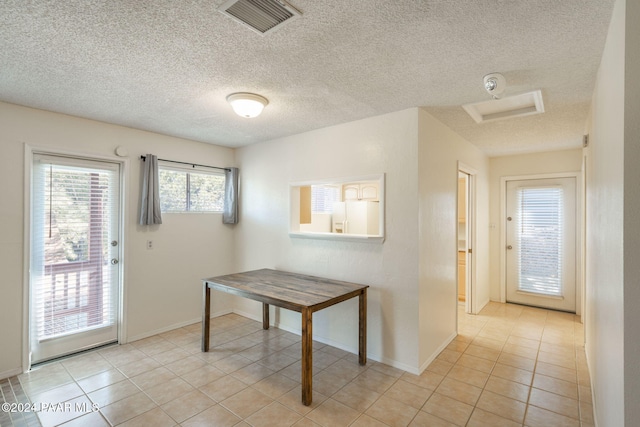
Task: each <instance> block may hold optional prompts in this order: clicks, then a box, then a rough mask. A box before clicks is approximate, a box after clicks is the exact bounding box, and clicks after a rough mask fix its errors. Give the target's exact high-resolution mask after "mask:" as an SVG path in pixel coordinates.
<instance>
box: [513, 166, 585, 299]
mask: <svg viewBox="0 0 640 427" xmlns="http://www.w3.org/2000/svg"><path fill="white" fill-rule="evenodd" d="M575 200H576V179H575V178H573V177H570V178H557V179H532V180H524V181H507V203H506V206H507V212H506V219H507V223H506V248H505V250H506V268H507V272H506V277H507V302H514V303H520V304H526V305H532V306H537V307H545V308H552V309H557V310H563V311H569V312H575V311H576V283H575V282H576V274H575V273H576V243H575V242H576V201H575Z"/></svg>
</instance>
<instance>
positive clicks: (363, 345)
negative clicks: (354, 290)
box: [358, 288, 367, 365]
mask: <svg viewBox="0 0 640 427" xmlns="http://www.w3.org/2000/svg"><path fill="white" fill-rule="evenodd" d="M358 305H359V310H358V311H359V313H360V315H359V319H358V322H359V328H358V329H359V335H360V336H359V340H358V341H359V343H358V362H359V363H360V364H361V365H364V364H366V363H367V288H365V289H363V290H362V293H361V294H360V296H359V297H358Z"/></svg>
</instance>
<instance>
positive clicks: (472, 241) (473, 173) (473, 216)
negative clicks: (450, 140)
mask: <svg viewBox="0 0 640 427" xmlns="http://www.w3.org/2000/svg"><path fill="white" fill-rule="evenodd" d="M460 172H462V173H464V174H467V175H468V176H469V181H468V191H469V194H468V195H467V202H468V203H469V206H468V207H467V211H468V212H470V218H467V224H470V225H467V227H471V232H470V233H469V232H468V233H467V234H468V236H469V242H467V248H471V253H468V252H467V260H468V261H469V260H470V262H468V263H467V265H470V266H471V268H468V267H467V268H466V270H467V280H466V281H465V286H466V290H465V294H466V301H465V312H466V313H469V314H478V313H479V312H480V310H481V308H478V298H477V294H478V292H477V284H478V281H477V278H478V276H477V262H476V260H477V257H476V254H477V251H476V249H475V246H476V242H477V228H478V227H477V223H478V221H477V213H478V206H477V203H476V201H477V193H476V191H477V180H478V171H477V170H476V169H474V168H472V167H471V166H469V165H467V164H465V163H463V162H461V161H458V171H457V173H456V182H458V181H457V175H458V173H460ZM456 247H457V242H456ZM457 257H458V254H457V252H456V263H457V259H458V258H457ZM456 277H457V276H456ZM456 285H457V282H456ZM456 295H457V292H456ZM455 309H456V318H457V313H458V298H457V297H456V307H455ZM456 330H457V325H456Z"/></svg>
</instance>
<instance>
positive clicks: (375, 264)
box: [236, 109, 488, 372]
mask: <svg viewBox="0 0 640 427" xmlns="http://www.w3.org/2000/svg"><path fill="white" fill-rule="evenodd" d="M432 145H433V148H431V146H432ZM438 156H440V157H438ZM459 159H460V160H463V161H464V162H466V163H468V164H469V165H470V166H472V167H475V168H477V169H478V171H479V174H480V179H479V182H480V184H479V188H480V190H479V198H480V199H483V200H488V192H487V191H488V190H487V189H488V185H487V184H486V183H487V176H488V174H487V169H488V160H487V158H486V157H485V156H484V155H483V154H482V153H481V152H480V151H479V150H477V149H476V148H475V147H473V146H472V145H471V144H469V143H467V142H466V141H464V140H462V138H460V137H459V136H457V135H455V134H454V133H453V132H452V131H450V130H449V129H448V128H446V127H445V126H444V125H442V124H441V123H440V122H438V121H437V120H435V119H434V118H433V117H431V116H430V115H429V114H428V113H426V112H424V111H422V110H419V109H409V110H404V111H400V112H396V113H391V114H386V115H383V116H378V117H373V118H369V119H365V120H360V121H356V122H352V123H346V124H343V125H339V126H333V127H330V128H325V129H320V130H316V131H312V132H307V133H304V134H300V135H295V136H291V137H288V138H281V139H278V140H274V141H270V142H266V143H261V144H257V145H252V146H248V147H243V148H241V149H239V150H238V152H237V162H238V164H239V165H240V167H241V168H242V170H243V174H241V191H242V197H241V200H242V206H241V220H240V224H239V227H238V233H239V235H238V241H237V259H238V262H239V269H242V270H247V269H256V268H262V267H269V268H279V269H283V270H291V271H296V272H303V273H307V274H312V275H319V276H326V277H330V278H334V279H340V280H347V281H353V282H357V283H364V284H368V285H370V286H371V287H370V289H369V295H368V352H369V357H370V358H372V359H374V360H379V361H383V362H385V363H388V364H391V365H393V366H396V367H399V368H402V369H405V370H408V371H410V372H419V371H420V370H421V369H422V368H424V364H425V361H427V360H429V359H430V358H433V357H435V355H436V354H437V353H436V350H437V349H438V348H441V347H442V346H444V345H446V344H447V343H448V340H449V339H451V338H452V337H453V335H454V334H455V330H456V329H455V328H456V318H455V316H456V271H457V249H456V248H457V247H456V244H457V236H456V229H455V224H456V221H457V215H456V212H457V211H456V200H457V199H456V191H457V167H458V166H457V161H458V160H459ZM423 162H424V164H423ZM447 172H450V173H448V174H447ZM377 173H385V174H386V189H385V196H386V211H385V218H386V224H385V225H386V227H385V230H386V239H385V242H384V243H383V244H371V243H349V242H340V241H326V240H313V239H298V238H291V237H289V236H288V234H287V233H288V224H289V213H288V212H289V201H288V197H289V190H288V185H289V183H290V182H297V181H309V180H313V179H324V178H339V177H348V176H357V175H371V174H377ZM449 178H450V182H449ZM443 190H444V191H445V194H444V197H443ZM443 199H444V203H441V200H443ZM439 209H441V210H442V211H440V212H437V213H436V211H437V210H439ZM479 210H480V211H481V213H480V215H479V221H480V223H481V224H482V223H484V225H485V228H486V219H487V213H486V212H487V207H486V204H483V202H480V204H479ZM482 212H484V213H482ZM430 213H431V214H434V215H431V216H430ZM442 221H444V222H445V223H446V224H447V226H445V228H441V227H440V226H441V225H442ZM479 228H482V226H480V227H479ZM486 237H487V236H486V232H483V231H480V232H479V239H478V240H480V241H483V243H480V247H485V248H487V249H488V243H487V239H486ZM442 242H445V243H444V244H445V245H446V246H447V247H450V248H451V251H450V254H451V256H450V257H444V258H443V257H442V256H441V254H442V252H443V251H442V247H440V246H439V245H440V243H442ZM487 252H488V250H485V251H484V252H483V254H482V255H480V256H479V260H480V261H479V263H480V264H482V265H483V266H481V267H479V268H478V271H479V273H478V277H479V279H478V283H479V286H478V288H479V292H478V293H479V295H480V296H481V299H484V300H488V272H487V262H486V256H487V255H486V254H487ZM445 253H446V252H445ZM236 307H237V309H238V310H239V311H241V312H245V313H247V314H249V315H250V316H253V317H255V318H259V316H260V311H259V310H260V306H259V305H258V304H253V303H251V302H246V301H238V302H237V303H236ZM356 313H357V304H356V302H355V300H354V301H349V302H346V303H342V304H340V305H338V306H334V307H332V308H330V309H327V310H324V311H321V312H318V313H316V314H315V315H314V336H315V337H316V338H317V339H319V340H321V341H324V342H329V343H331V344H333V345H336V346H338V347H341V348H344V349H347V350H349V351H352V352H356V351H357V339H356V337H357V334H358V331H357V316H356ZM279 316H280V317H279V319H278V320H277V321H279V322H280V327H283V328H287V329H290V330H293V331H299V330H300V316H299V315H298V314H296V313H291V312H286V311H284V310H282V311H281V313H280V314H279Z"/></svg>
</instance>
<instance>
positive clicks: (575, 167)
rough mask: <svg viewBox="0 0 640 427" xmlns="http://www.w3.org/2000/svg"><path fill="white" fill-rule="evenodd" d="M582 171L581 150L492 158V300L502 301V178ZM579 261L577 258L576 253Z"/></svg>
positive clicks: (490, 228)
mask: <svg viewBox="0 0 640 427" xmlns="http://www.w3.org/2000/svg"><path fill="white" fill-rule="evenodd" d="M581 170H582V150H581V149H575V150H562V151H549V152H544V153H532V154H521V155H514V156H503V157H492V158H491V159H490V178H489V180H490V184H489V185H490V190H489V194H490V195H491V202H490V208H489V216H490V220H489V222H490V224H489V240H490V247H491V248H490V255H489V259H490V283H491V300H492V301H503V300H504V292H503V291H502V290H501V286H500V284H501V271H502V270H501V269H502V268H504V267H503V266H502V265H501V260H500V257H501V253H502V243H501V242H502V240H501V237H500V236H501V234H500V233H501V224H500V221H501V211H500V209H502V208H501V206H502V205H501V203H502V201H501V188H500V185H501V179H502V178H503V177H507V176H525V175H538V174H551V173H562V172H580V171H581ZM577 259H578V260H579V259H580V257H579V255H578V258H577Z"/></svg>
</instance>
